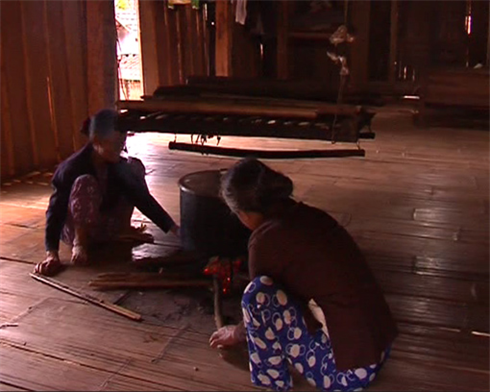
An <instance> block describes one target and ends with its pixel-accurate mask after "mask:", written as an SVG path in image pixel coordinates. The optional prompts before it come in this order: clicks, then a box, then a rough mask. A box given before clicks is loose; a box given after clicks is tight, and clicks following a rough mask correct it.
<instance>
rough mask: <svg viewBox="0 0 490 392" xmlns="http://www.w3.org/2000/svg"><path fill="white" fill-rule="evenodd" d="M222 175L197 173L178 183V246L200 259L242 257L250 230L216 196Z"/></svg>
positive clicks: (212, 172) (219, 173)
mask: <svg viewBox="0 0 490 392" xmlns="http://www.w3.org/2000/svg"><path fill="white" fill-rule="evenodd" d="M222 173H223V172H222V171H219V170H207V171H200V172H195V173H190V174H187V175H186V176H184V177H182V178H181V179H180V180H179V188H180V219H181V228H180V230H181V241H182V246H183V248H184V250H186V251H191V252H196V253H197V254H199V255H201V256H203V257H213V256H221V257H231V258H234V257H238V256H246V255H247V246H248V239H249V237H250V230H248V229H247V228H246V227H245V226H244V225H243V224H242V223H241V222H240V220H239V219H238V218H237V217H236V215H235V214H233V213H232V212H231V211H230V209H229V208H228V206H227V205H226V204H225V203H224V201H223V200H221V198H220V197H219V187H220V179H221V174H222Z"/></svg>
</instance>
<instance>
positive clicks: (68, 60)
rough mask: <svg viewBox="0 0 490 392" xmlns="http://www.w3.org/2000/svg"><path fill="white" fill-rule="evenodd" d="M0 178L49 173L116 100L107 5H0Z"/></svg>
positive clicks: (111, 12) (110, 9)
mask: <svg viewBox="0 0 490 392" xmlns="http://www.w3.org/2000/svg"><path fill="white" fill-rule="evenodd" d="M1 11H2V12H1V78H2V83H1V85H2V87H1V94H2V95H1V125H2V145H1V156H2V159H1V177H2V180H5V179H7V178H10V177H14V176H22V175H25V174H27V173H30V172H32V171H38V170H50V169H52V167H53V166H54V165H55V164H56V163H58V162H60V161H61V160H63V159H65V158H66V157H68V156H69V155H70V154H71V153H73V151H75V150H76V149H78V148H79V147H80V146H81V145H82V144H83V143H84V139H83V137H82V135H80V133H79V128H80V124H81V123H82V121H83V120H84V119H85V118H86V117H87V116H88V115H90V114H93V113H94V112H96V111H97V110H99V109H100V108H102V107H108V106H112V105H113V104H114V102H115V100H116V89H115V86H116V51H115V48H116V46H115V42H116V39H115V36H116V35H115V34H116V33H115V23H114V5H113V2H110V1H109V2H108V1H102V0H100V1H89V2H86V1H48V0H43V1H2V4H1Z"/></svg>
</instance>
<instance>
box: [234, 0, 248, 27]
mask: <svg viewBox="0 0 490 392" xmlns="http://www.w3.org/2000/svg"><path fill="white" fill-rule="evenodd" d="M235 1H236V9H235V22H236V23H240V24H241V25H242V26H245V21H246V20H247V0H235Z"/></svg>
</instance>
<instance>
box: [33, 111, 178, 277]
mask: <svg viewBox="0 0 490 392" xmlns="http://www.w3.org/2000/svg"><path fill="white" fill-rule="evenodd" d="M82 132H83V133H85V134H86V135H87V136H88V137H89V142H88V143H87V144H86V145H85V146H84V147H83V148H82V149H81V150H79V151H77V152H76V153H74V154H73V155H72V156H70V157H69V158H68V159H66V160H65V161H64V162H62V163H61V164H60V166H59V167H58V169H57V170H56V172H55V173H54V177H53V180H52V186H53V188H54V192H53V194H52V195H51V198H50V200H49V206H48V209H47V211H46V231H45V246H46V253H47V255H46V259H45V260H44V261H42V262H40V263H38V264H37V265H36V267H35V269H34V271H35V272H37V273H40V274H44V275H54V274H56V273H57V272H59V270H60V269H61V266H62V265H61V261H60V258H59V255H58V249H59V243H60V239H62V240H63V241H64V242H66V243H67V244H68V245H71V246H72V257H71V262H72V264H86V263H87V262H88V261H89V260H88V252H87V249H88V247H89V246H90V245H92V244H95V243H100V242H107V241H111V240H115V239H121V238H123V237H126V238H129V239H133V240H136V241H142V242H151V241H152V239H153V238H152V236H151V235H150V234H147V233H143V232H141V230H139V229H136V228H134V227H132V226H131V215H132V214H133V210H134V207H136V208H138V209H139V210H140V211H141V212H142V213H143V214H144V215H146V216H147V217H148V218H149V219H150V220H151V221H152V222H154V223H155V224H156V225H157V226H158V227H159V228H160V229H162V230H163V231H164V232H168V231H171V232H172V233H174V234H176V235H178V234H179V226H178V225H177V224H176V223H175V222H174V220H173V219H172V218H171V217H170V215H169V214H168V213H167V212H166V211H165V210H164V209H163V208H162V206H161V205H160V204H159V203H158V202H157V201H156V199H155V198H154V197H153V196H152V195H151V194H150V191H149V189H148V186H147V184H146V181H145V167H144V165H143V163H142V162H141V161H140V160H139V159H137V158H132V157H129V158H124V157H122V156H121V153H122V152H123V150H124V147H125V144H126V131H125V130H123V129H120V127H119V126H118V113H117V112H116V111H114V110H110V109H104V110H101V111H99V112H98V113H97V114H95V115H94V116H93V117H92V118H91V119H90V120H87V121H86V122H85V123H84V127H83V129H82Z"/></svg>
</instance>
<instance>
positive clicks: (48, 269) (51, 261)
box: [34, 251, 63, 276]
mask: <svg viewBox="0 0 490 392" xmlns="http://www.w3.org/2000/svg"><path fill="white" fill-rule="evenodd" d="M62 267H63V265H62V264H61V261H60V257H59V255H58V252H57V251H48V252H47V253H46V259H45V260H44V261H41V262H40V263H37V264H36V266H35V267H34V273H36V274H41V275H46V276H52V275H55V274H57V273H58V272H59V271H60V270H61V269H62Z"/></svg>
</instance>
